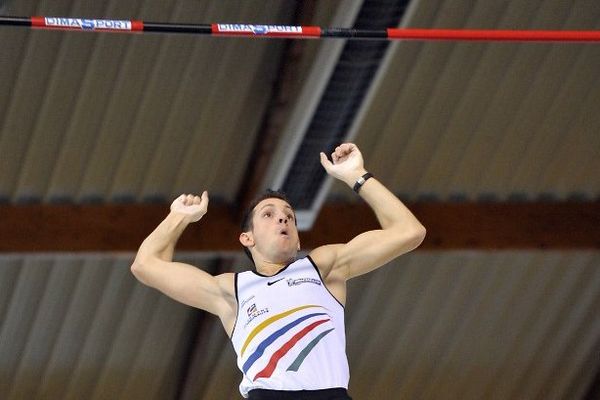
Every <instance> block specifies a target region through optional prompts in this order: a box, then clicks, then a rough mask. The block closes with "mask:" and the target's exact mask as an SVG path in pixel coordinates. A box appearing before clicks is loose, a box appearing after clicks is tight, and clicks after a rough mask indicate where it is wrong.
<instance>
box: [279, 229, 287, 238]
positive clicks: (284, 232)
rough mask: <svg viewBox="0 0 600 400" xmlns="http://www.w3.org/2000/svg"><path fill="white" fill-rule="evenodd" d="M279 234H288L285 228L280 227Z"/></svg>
mask: <svg viewBox="0 0 600 400" xmlns="http://www.w3.org/2000/svg"><path fill="white" fill-rule="evenodd" d="M279 234H280V235H285V236H288V232H287V230H285V229H282V230H281V231H279Z"/></svg>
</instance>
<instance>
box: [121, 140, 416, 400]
mask: <svg viewBox="0 0 600 400" xmlns="http://www.w3.org/2000/svg"><path fill="white" fill-rule="evenodd" d="M320 156H321V164H322V165H323V167H324V168H325V170H326V171H327V173H328V174H329V175H331V176H333V177H335V178H337V179H339V180H341V181H343V182H345V183H346V184H347V185H348V186H350V187H351V188H353V189H354V191H356V192H357V193H359V195H360V196H361V197H362V198H363V199H364V200H365V201H366V202H367V204H369V206H370V207H371V208H372V209H373V211H374V212H375V215H376V216H377V219H378V221H379V223H380V224H381V229H378V230H373V231H369V232H364V233H362V234H360V235H358V236H356V237H355V238H354V239H352V240H350V241H349V242H348V243H345V244H329V245H325V246H321V247H318V248H316V249H314V250H312V251H311V252H310V253H309V255H308V256H306V257H304V258H299V259H297V258H296V255H297V253H298V250H299V249H300V241H299V239H298V231H297V229H296V221H295V214H294V210H293V209H292V207H291V206H290V204H289V203H288V202H287V201H286V200H285V197H284V196H282V195H281V194H278V193H277V192H275V193H273V192H270V193H268V194H266V195H264V196H262V197H261V198H259V199H258V200H257V202H255V203H254V204H253V205H252V206H251V208H250V210H249V213H248V214H247V216H246V217H245V218H244V221H243V224H242V233H241V234H240V237H239V240H240V243H241V244H242V245H243V246H244V249H245V250H246V251H247V253H249V254H250V256H251V257H252V260H253V262H254V266H255V270H253V271H246V272H242V273H238V274H235V273H224V274H221V275H217V276H212V275H210V274H208V273H206V272H204V271H202V270H201V269H198V268H195V267H193V266H191V265H187V264H183V263H177V262H173V261H172V257H173V251H174V248H175V243H176V242H177V239H178V238H179V236H180V235H181V233H182V232H183V230H184V229H185V228H186V226H187V225H188V224H190V223H192V222H196V221H198V220H200V219H201V218H202V216H203V215H204V214H206V211H207V207H208V195H207V193H206V192H203V193H202V196H193V195H181V196H180V197H178V198H177V199H175V201H173V204H172V205H171V212H170V213H169V215H168V216H167V217H166V218H165V219H164V221H163V222H161V223H160V225H159V226H158V227H157V228H156V229H155V230H154V232H152V233H151V234H150V235H149V236H148V237H147V238H146V239H145V240H144V242H143V243H142V245H141V246H140V248H139V251H138V253H137V256H136V258H135V261H134V263H133V265H132V266H131V270H132V272H133V274H134V275H135V276H136V277H137V278H138V279H139V280H140V281H141V282H143V283H144V284H146V285H149V286H152V287H154V288H156V289H158V290H160V291H161V292H163V293H165V294H166V295H167V296H170V297H172V298H173V299H175V300H177V301H180V302H182V303H184V304H188V305H191V306H193V307H198V308H200V309H203V310H206V311H208V312H210V313H212V314H215V315H216V316H218V317H219V318H220V320H221V323H222V324H223V327H224V328H225V332H227V334H228V335H229V337H230V339H231V341H232V343H233V347H234V349H235V351H236V353H237V363H238V366H239V368H240V370H241V371H242V374H243V376H242V383H241V384H240V392H241V393H242V395H243V396H244V397H248V398H250V399H252V400H256V399H277V400H285V399H306V400H314V399H319V400H325V399H327V400H344V399H345V400H348V399H350V397H349V396H348V393H347V388H348V381H349V371H348V361H347V357H346V352H345V346H346V339H345V329H344V304H345V302H346V281H347V280H348V279H350V278H354V277H356V276H359V275H362V274H365V273H367V272H370V271H373V270H374V269H376V268H378V267H380V266H382V265H384V264H385V263H387V262H388V261H390V260H392V259H393V258H395V257H398V256H399V255H401V254H403V253H406V252H408V251H410V250H412V249H414V248H416V247H417V246H418V245H419V244H420V243H421V242H422V241H423V238H424V237H425V228H424V227H423V226H422V225H421V223H419V221H418V220H417V219H416V218H415V216H414V215H413V214H412V213H411V212H410V211H409V210H408V209H407V208H406V207H405V206H404V205H403V204H402V202H401V201H400V200H398V198H396V196H394V195H393V194H392V193H391V192H390V191H389V190H388V189H386V188H385V187H384V186H383V185H382V184H381V183H379V182H378V181H377V180H376V179H375V178H373V177H372V176H371V174H369V173H367V171H366V170H365V169H364V167H363V157H362V155H361V153H360V151H359V149H358V147H356V146H355V145H354V144H351V143H345V144H342V145H340V146H338V147H337V148H336V149H335V151H334V152H333V153H332V154H331V159H332V161H330V160H329V159H328V158H327V157H326V156H325V154H324V153H321V155H320ZM356 218H360V216H359V215H358V216H356Z"/></svg>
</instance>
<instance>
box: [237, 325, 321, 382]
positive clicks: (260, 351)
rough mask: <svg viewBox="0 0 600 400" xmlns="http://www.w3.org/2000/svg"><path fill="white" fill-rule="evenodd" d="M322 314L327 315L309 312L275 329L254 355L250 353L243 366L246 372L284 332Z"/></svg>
mask: <svg viewBox="0 0 600 400" xmlns="http://www.w3.org/2000/svg"><path fill="white" fill-rule="evenodd" d="M320 315H327V314H326V313H314V314H308V315H305V316H303V317H300V318H298V319H297V320H295V321H292V322H290V323H289V324H287V325H286V326H284V327H283V328H281V329H279V330H277V331H275V332H274V333H273V334H271V335H270V336H269V337H268V338H266V339H265V340H263V341H262V342H261V343H260V344H259V345H258V347H257V348H256V351H255V352H254V353H252V355H250V357H248V359H247V360H246V362H245V363H244V365H243V367H242V371H244V373H246V372H248V370H249V369H250V367H252V364H254V363H255V362H256V360H258V359H259V358H260V357H262V355H263V354H264V352H265V350H266V349H267V347H269V346H270V345H271V344H272V343H273V342H274V341H275V340H277V338H279V337H281V336H282V335H283V334H285V333H286V332H287V331H289V330H290V329H292V328H293V327H295V326H296V325H298V324H299V323H301V322H302V321H306V320H307V319H309V318H312V317H316V316H320Z"/></svg>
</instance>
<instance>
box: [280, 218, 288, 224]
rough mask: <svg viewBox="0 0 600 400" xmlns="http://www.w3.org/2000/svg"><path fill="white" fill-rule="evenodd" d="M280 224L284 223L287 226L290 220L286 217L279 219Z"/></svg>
mask: <svg viewBox="0 0 600 400" xmlns="http://www.w3.org/2000/svg"><path fill="white" fill-rule="evenodd" d="M279 222H280V223H283V224H287V222H288V219H287V217H285V218H284V217H279Z"/></svg>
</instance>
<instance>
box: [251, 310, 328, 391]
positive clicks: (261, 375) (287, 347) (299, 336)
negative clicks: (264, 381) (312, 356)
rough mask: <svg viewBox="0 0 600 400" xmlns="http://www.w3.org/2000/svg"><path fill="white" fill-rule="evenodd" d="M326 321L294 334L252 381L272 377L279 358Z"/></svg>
mask: <svg viewBox="0 0 600 400" xmlns="http://www.w3.org/2000/svg"><path fill="white" fill-rule="evenodd" d="M327 321H329V319H323V320H321V321H316V322H313V323H312V324H310V325H308V326H307V327H306V328H304V329H302V330H301V331H300V332H298V333H296V334H295V335H294V336H293V337H292V338H291V339H290V340H288V341H287V342H286V343H285V344H284V345H283V346H281V347H280V348H279V349H278V350H277V351H276V352H275V353H273V355H272V356H271V359H270V360H269V363H268V364H267V366H266V367H265V368H264V369H263V370H262V371H260V372H259V373H258V374H256V376H255V377H254V379H253V381H255V380H257V379H258V378H269V377H270V376H271V375H273V371H275V367H277V363H278V362H279V360H281V358H282V357H283V356H285V355H286V354H287V352H288V351H290V349H291V348H292V347H294V345H295V344H296V343H298V341H299V340H300V339H302V338H303V337H304V336H306V334H307V333H308V332H310V331H312V330H313V329H315V328H316V327H317V326H319V325H321V324H323V323H325V322H327Z"/></svg>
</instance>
